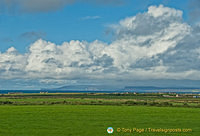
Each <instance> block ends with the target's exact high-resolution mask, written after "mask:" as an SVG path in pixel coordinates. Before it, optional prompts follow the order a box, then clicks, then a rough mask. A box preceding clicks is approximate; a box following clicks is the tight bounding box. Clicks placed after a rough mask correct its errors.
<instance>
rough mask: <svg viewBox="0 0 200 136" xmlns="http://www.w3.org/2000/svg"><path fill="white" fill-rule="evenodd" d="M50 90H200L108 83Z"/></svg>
mask: <svg viewBox="0 0 200 136" xmlns="http://www.w3.org/2000/svg"><path fill="white" fill-rule="evenodd" d="M41 90H49V91H153V90H155V91H158V90H172V91H173V90H183V91H184V90H200V88H197V87H155V86H125V87H124V88H123V87H122V88H120V87H115V86H106V85H68V86H62V87H59V88H43V89H41Z"/></svg>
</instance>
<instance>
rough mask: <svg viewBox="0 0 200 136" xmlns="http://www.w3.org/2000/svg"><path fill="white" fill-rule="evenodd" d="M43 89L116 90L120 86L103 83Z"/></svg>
mask: <svg viewBox="0 0 200 136" xmlns="http://www.w3.org/2000/svg"><path fill="white" fill-rule="evenodd" d="M41 90H50V91H52V90H54V91H116V90H118V88H116V87H112V86H103V85H69V86H62V87H59V88H48V89H41Z"/></svg>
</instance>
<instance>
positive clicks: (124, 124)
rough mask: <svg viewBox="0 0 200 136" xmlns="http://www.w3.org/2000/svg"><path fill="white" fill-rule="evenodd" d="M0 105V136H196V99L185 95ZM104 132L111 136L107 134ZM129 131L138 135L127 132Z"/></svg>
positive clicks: (46, 98) (43, 98)
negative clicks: (110, 129) (111, 129)
mask: <svg viewBox="0 0 200 136" xmlns="http://www.w3.org/2000/svg"><path fill="white" fill-rule="evenodd" d="M0 102H1V106H0V122H1V123H0V136H27V135H28V136H102V135H115V136H132V135H134V136H135V135H138V136H166V135H169V136H173V135H174V136H177V135H181V136H199V135H200V118H199V114H200V108H198V105H199V98H192V97H190V96H184V97H180V98H175V97H171V98H165V97H162V96H161V95H159V94H154V95H151V96H150V95H142V94H138V95H137V96H136V95H132V94H127V95H118V94H116V95H115V94H12V95H5V94H4V95H2V96H1V97H0ZM108 127H113V128H114V133H113V134H108V133H107V132H106V129H107V128H108ZM133 128H134V129H135V130H136V129H137V130H141V133H139V131H138V132H136V131H134V132H133V131H132V132H131V131H129V130H133ZM143 129H152V130H153V129H157V130H158V129H159V130H161V129H165V130H169V129H181V130H182V129H183V130H187V131H186V132H166V133H165V132H153V131H151V132H150V131H148V132H147V131H146V132H142V130H143ZM117 130H118V131H117ZM119 130H120V131H119Z"/></svg>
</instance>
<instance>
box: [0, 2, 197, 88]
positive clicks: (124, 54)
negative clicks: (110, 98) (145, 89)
mask: <svg viewBox="0 0 200 136" xmlns="http://www.w3.org/2000/svg"><path fill="white" fill-rule="evenodd" d="M199 9H200V2H199V0H57V1H55V0H29V1H27V0H13V1H9V0H2V1H0V88H2V89H40V88H45V87H59V86H63V85H70V84H112V85H122V86H123V85H124V86H125V85H152V86H153V85H155V86H183V84H184V86H199V81H200V76H199V75H200V45H199V43H200V40H199V39H200V21H199V14H200V10H199ZM199 87H200V86H199Z"/></svg>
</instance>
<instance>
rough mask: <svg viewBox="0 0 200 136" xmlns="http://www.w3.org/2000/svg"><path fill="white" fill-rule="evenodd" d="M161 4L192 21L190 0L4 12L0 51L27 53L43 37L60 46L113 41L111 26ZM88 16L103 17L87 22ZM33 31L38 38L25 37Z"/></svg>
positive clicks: (0, 18) (0, 17)
mask: <svg viewBox="0 0 200 136" xmlns="http://www.w3.org/2000/svg"><path fill="white" fill-rule="evenodd" d="M47 4H48V3H47ZM159 4H163V5H166V6H170V7H174V8H178V9H181V10H183V11H184V19H185V20H188V16H187V15H188V12H189V11H188V6H187V5H188V0H184V1H182V0H168V1H167V0H127V1H126V2H124V3H123V4H122V5H117V4H116V3H115V2H113V3H112V4H108V5H107V4H97V3H96V4H94V3H93V4H92V3H87V2H85V3H84V2H76V3H74V4H70V5H66V6H65V7H62V8H60V9H57V10H55V11H54V10H53V11H51V10H49V11H45V12H31V13H30V12H20V11H17V10H12V9H9V10H11V11H9V10H8V9H7V10H1V14H0V28H1V31H0V44H1V46H0V51H2V52H4V51H6V50H7V49H8V48H9V47H11V46H14V47H15V48H16V49H17V50H18V51H19V52H22V53H23V52H25V51H26V47H27V46H29V45H30V43H32V42H34V41H35V40H36V39H37V38H40V37H41V38H43V39H45V40H50V41H52V42H55V43H57V44H61V43H62V42H63V41H70V40H86V41H94V40H96V39H98V40H102V41H105V42H110V41H111V40H112V36H111V35H109V34H107V31H108V30H107V29H108V28H107V25H109V24H113V23H117V22H118V21H119V20H121V19H123V18H125V17H128V16H134V15H136V14H137V13H138V12H144V11H146V10H147V7H148V6H149V5H159ZM88 16H89V17H95V16H98V17H99V18H96V19H92V18H88V19H84V18H86V17H88ZM30 32H35V35H33V36H32V37H31V35H29V37H28V36H24V37H23V36H22V35H23V34H26V33H27V34H28V33H30ZM37 33H39V34H38V36H36V35H37Z"/></svg>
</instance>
